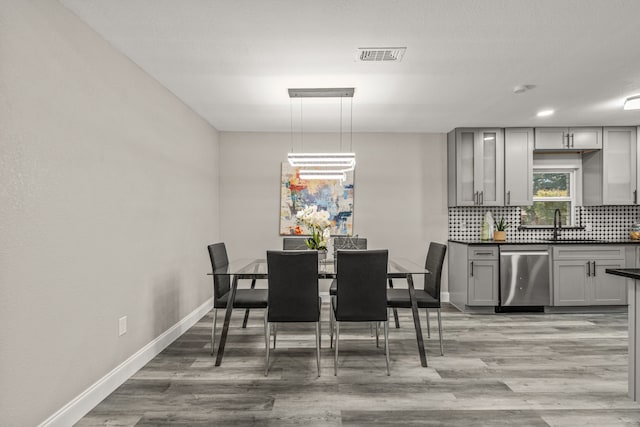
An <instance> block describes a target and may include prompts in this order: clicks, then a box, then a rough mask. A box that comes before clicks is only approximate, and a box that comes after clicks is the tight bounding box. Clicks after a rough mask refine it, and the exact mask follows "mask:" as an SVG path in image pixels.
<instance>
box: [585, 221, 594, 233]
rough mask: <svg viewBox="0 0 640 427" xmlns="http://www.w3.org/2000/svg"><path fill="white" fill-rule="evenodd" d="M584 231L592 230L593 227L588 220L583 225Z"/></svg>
mask: <svg viewBox="0 0 640 427" xmlns="http://www.w3.org/2000/svg"><path fill="white" fill-rule="evenodd" d="M584 231H586V232H587V233H591V231H593V227H592V226H591V223H590V222H588V223H586V224H585V225H584Z"/></svg>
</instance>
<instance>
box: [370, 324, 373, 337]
mask: <svg viewBox="0 0 640 427" xmlns="http://www.w3.org/2000/svg"><path fill="white" fill-rule="evenodd" d="M369 333H370V334H371V336H373V322H369Z"/></svg>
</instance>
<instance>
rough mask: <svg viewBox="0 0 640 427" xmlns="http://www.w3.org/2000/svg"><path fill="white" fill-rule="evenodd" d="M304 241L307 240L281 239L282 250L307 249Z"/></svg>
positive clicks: (296, 238) (301, 238)
mask: <svg viewBox="0 0 640 427" xmlns="http://www.w3.org/2000/svg"><path fill="white" fill-rule="evenodd" d="M305 240H307V238H306V237H283V238H282V249H284V250H285V251H302V250H305V249H308V248H307V244H306V243H305Z"/></svg>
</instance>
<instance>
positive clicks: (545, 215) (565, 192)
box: [520, 172, 572, 226]
mask: <svg viewBox="0 0 640 427" xmlns="http://www.w3.org/2000/svg"><path fill="white" fill-rule="evenodd" d="M570 176H571V175H570V173H568V172H544V173H534V174H533V205H532V206H523V207H522V208H521V218H520V222H521V224H522V225H536V226H544V225H553V215H554V212H555V210H556V209H560V213H561V216H562V225H563V226H566V225H571V224H569V223H570V221H571V209H572V206H571V205H572V199H571V194H570V188H571V183H570ZM545 199H548V200H545Z"/></svg>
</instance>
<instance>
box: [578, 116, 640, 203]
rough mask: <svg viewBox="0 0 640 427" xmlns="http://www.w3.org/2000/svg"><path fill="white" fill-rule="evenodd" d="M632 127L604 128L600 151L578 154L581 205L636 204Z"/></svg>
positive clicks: (633, 132) (633, 130)
mask: <svg viewBox="0 0 640 427" xmlns="http://www.w3.org/2000/svg"><path fill="white" fill-rule="evenodd" d="M636 140H637V132H636V127H618V126H615V127H605V128H604V130H603V144H602V145H603V146H602V150H601V151H593V152H590V153H584V154H583V156H582V176H583V178H582V179H583V197H582V200H583V203H584V205H585V206H597V205H632V204H636V203H638V191H637V189H638V182H637V161H638V159H637V155H638V150H637V142H636Z"/></svg>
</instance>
